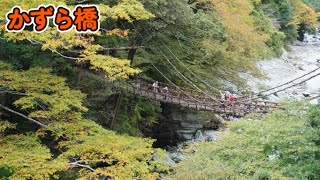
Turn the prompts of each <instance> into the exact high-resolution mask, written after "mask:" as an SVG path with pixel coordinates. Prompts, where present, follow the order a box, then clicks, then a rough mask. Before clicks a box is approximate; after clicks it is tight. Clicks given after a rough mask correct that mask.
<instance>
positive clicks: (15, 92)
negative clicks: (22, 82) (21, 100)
mask: <svg viewBox="0 0 320 180" xmlns="http://www.w3.org/2000/svg"><path fill="white" fill-rule="evenodd" d="M5 93H8V94H14V95H20V96H26V95H27V94H26V93H20V92H17V91H0V94H5Z"/></svg>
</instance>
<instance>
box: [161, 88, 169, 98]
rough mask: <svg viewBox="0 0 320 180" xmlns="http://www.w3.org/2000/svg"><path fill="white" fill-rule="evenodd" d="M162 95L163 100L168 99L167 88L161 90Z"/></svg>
mask: <svg viewBox="0 0 320 180" xmlns="http://www.w3.org/2000/svg"><path fill="white" fill-rule="evenodd" d="M162 93H163V98H164V99H165V100H167V98H168V96H169V89H168V87H167V86H166V87H164V88H163V89H162Z"/></svg>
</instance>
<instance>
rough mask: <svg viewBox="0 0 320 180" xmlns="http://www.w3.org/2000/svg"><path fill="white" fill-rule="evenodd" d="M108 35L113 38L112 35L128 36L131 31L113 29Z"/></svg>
mask: <svg viewBox="0 0 320 180" xmlns="http://www.w3.org/2000/svg"><path fill="white" fill-rule="evenodd" d="M107 34H108V35H109V36H111V35H118V36H128V34H129V30H128V29H126V30H122V29H119V28H116V29H113V30H111V31H108V32H107Z"/></svg>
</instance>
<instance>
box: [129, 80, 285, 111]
mask: <svg viewBox="0 0 320 180" xmlns="http://www.w3.org/2000/svg"><path fill="white" fill-rule="evenodd" d="M138 84H139V85H138ZM152 84H153V82H149V81H142V82H139V83H136V82H130V83H129V86H128V87H127V88H128V89H127V90H128V91H129V92H131V93H133V94H136V95H138V96H141V97H145V98H148V99H153V100H156V101H161V102H164V103H169V104H174V105H177V106H181V107H185V108H191V109H196V110H202V111H211V112H214V113H217V114H223V115H226V116H233V117H243V116H245V115H246V114H250V113H268V112H270V111H271V110H273V109H281V107H280V106H279V105H278V104H277V103H274V102H270V101H263V100H250V99H249V98H248V97H240V98H235V100H234V102H233V103H230V102H229V101H225V100H220V99H219V98H220V97H217V95H216V96H211V95H210V96H208V95H207V94H205V93H202V92H197V91H190V90H186V89H181V88H179V89H178V88H177V87H172V86H169V85H167V84H163V83H159V87H160V88H158V89H157V90H154V89H153V87H152ZM164 87H168V89H169V93H168V96H167V97H165V96H164V94H163V92H161V89H162V88H164Z"/></svg>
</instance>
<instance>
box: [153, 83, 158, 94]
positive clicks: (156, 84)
mask: <svg viewBox="0 0 320 180" xmlns="http://www.w3.org/2000/svg"><path fill="white" fill-rule="evenodd" d="M152 87H153V91H154V92H155V93H158V88H159V82H158V81H156V82H154V83H153V84H152Z"/></svg>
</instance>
